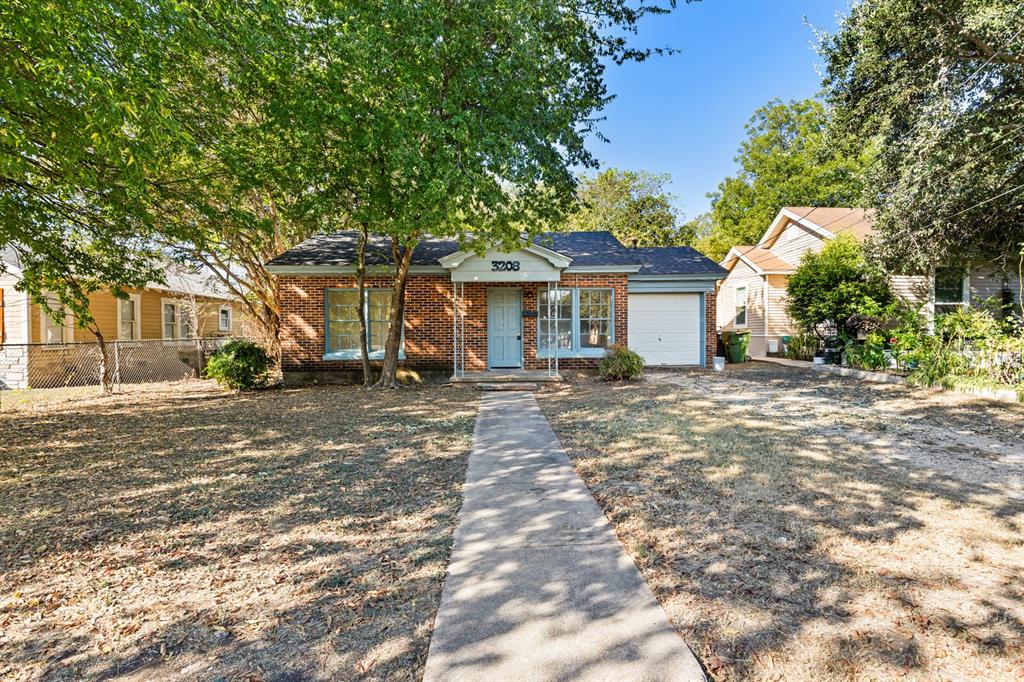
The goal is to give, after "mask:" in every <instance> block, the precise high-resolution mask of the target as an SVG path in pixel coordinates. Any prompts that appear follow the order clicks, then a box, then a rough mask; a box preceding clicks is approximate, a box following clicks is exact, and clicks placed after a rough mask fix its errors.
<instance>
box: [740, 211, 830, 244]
mask: <svg viewBox="0 0 1024 682" xmlns="http://www.w3.org/2000/svg"><path fill="white" fill-rule="evenodd" d="M784 219H786V220H789V221H790V222H793V223H796V224H797V225H800V226H802V227H806V228H807V229H808V230H810V231H811V232H814V233H815V234H817V235H818V236H819V237H821V238H822V239H831V238H832V237H835V236H836V235H835V233H833V232H829V231H828V230H826V229H825V228H823V227H821V226H820V225H818V224H817V223H814V222H811V221H810V220H808V219H807V218H806V217H805V216H802V215H800V214H798V213H793V212H792V211H787V210H786V209H782V210H781V211H779V214H778V215H777V216H775V220H773V221H772V224H771V225H769V226H768V229H767V230H766V231H765V233H764V236H762V237H761V240H760V241H759V242H757V246H761V244H764V243H765V242H767V241H769V240H770V239H772V238H773V237H775V231H776V230H777V229H778V228H779V227H780V226H781V225H782V221H783V220H784Z"/></svg>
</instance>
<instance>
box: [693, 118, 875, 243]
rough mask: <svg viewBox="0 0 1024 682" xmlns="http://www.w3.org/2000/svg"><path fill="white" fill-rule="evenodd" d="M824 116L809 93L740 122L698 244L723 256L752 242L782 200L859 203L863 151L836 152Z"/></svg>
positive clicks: (817, 203)
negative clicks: (730, 161) (734, 168)
mask: <svg viewBox="0 0 1024 682" xmlns="http://www.w3.org/2000/svg"><path fill="white" fill-rule="evenodd" d="M828 123H829V117H828V113H827V112H826V110H825V108H824V106H823V105H822V104H821V102H819V101H817V100H814V99H806V100H797V101H792V102H789V103H784V102H781V101H779V100H773V101H771V102H769V103H768V104H766V105H765V106H763V107H761V108H760V109H758V110H757V111H756V112H755V113H754V116H753V117H752V118H751V119H750V121H749V122H748V123H747V125H746V131H747V138H746V139H745V140H744V141H743V142H742V143H741V144H740V148H739V153H738V154H737V156H736V162H737V163H739V165H740V170H739V173H738V174H737V175H736V176H730V177H727V178H725V179H724V180H722V182H721V183H719V185H718V189H717V190H716V191H715V192H713V193H712V194H710V195H709V196H710V197H711V211H710V214H709V216H708V221H707V224H706V225H705V226H704V229H703V231H702V232H701V233H700V234H702V235H703V236H702V237H701V238H700V240H699V241H698V248H699V249H700V250H701V251H702V252H703V253H705V254H707V255H708V256H709V257H710V258H712V259H714V260H721V259H722V258H724V257H725V254H726V253H728V251H729V249H730V248H731V247H733V246H736V245H739V244H756V243H757V241H758V240H759V239H760V238H761V235H762V234H764V231H765V230H766V229H767V228H768V225H769V224H770V223H771V221H772V219H773V218H774V217H775V215H776V214H777V213H778V212H779V209H781V208H782V207H783V206H857V205H858V202H859V200H860V196H861V192H862V186H861V182H860V179H859V175H860V172H861V170H862V168H863V167H864V166H865V165H866V154H865V153H863V152H862V151H860V150H858V151H856V152H846V153H844V152H839V151H837V150H836V145H835V144H834V143H833V142H832V140H831V139H830V136H829V126H828Z"/></svg>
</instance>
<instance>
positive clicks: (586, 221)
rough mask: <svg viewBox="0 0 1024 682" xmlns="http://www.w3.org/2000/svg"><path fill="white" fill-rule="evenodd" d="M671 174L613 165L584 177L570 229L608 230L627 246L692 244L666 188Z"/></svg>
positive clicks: (691, 239) (691, 237) (568, 223)
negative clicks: (633, 169) (632, 169)
mask: <svg viewBox="0 0 1024 682" xmlns="http://www.w3.org/2000/svg"><path fill="white" fill-rule="evenodd" d="M670 180H671V177H670V176H669V175H668V174H667V173H662V174H656V173H651V172H648V171H630V170H619V169H617V168H609V169H607V170H605V171H603V172H601V173H600V174H598V175H584V176H582V177H581V178H580V185H579V190H578V196H579V202H580V204H579V208H578V209H577V211H576V212H575V213H573V214H572V215H570V216H569V218H568V220H567V222H566V229H568V230H569V231H577V232H578V231H586V230H607V231H609V232H611V233H612V234H614V235H615V237H616V238H617V239H618V240H619V241H620V242H622V243H623V244H626V245H627V246H672V245H676V244H692V243H693V235H692V234H688V233H686V232H685V231H684V230H683V229H682V228H683V225H682V224H681V223H680V220H679V212H678V211H677V210H676V207H675V202H676V196H675V195H674V194H672V193H671V192H669V191H668V190H667V189H666V185H667V184H668V183H669V182H670Z"/></svg>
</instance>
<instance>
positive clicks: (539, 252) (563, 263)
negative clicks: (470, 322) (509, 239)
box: [437, 239, 572, 269]
mask: <svg viewBox="0 0 1024 682" xmlns="http://www.w3.org/2000/svg"><path fill="white" fill-rule="evenodd" d="M520 243H521V244H522V246H520V247H519V250H520V251H526V252H527V253H532V254H533V255H535V256H540V257H541V258H543V259H544V260H546V261H547V262H549V263H551V265H552V266H553V267H556V268H559V269H562V268H566V267H568V266H569V263H571V262H572V258H569V257H568V256H563V255H562V254H560V253H558V252H557V251H552V250H551V249H549V248H546V247H544V246H541V245H539V244H533V243H529V242H527V241H526V240H525V239H521V240H520ZM475 255H476V252H475V251H465V250H462V251H456V252H455V253H449V254H448V255H447V256H442V257H441V258H438V259H437V262H438V263H440V264H441V266H442V267H445V268H448V269H453V268H457V267H459V266H460V265H462V263H463V262H464V261H465V260H466V259H467V258H469V257H470V256H475Z"/></svg>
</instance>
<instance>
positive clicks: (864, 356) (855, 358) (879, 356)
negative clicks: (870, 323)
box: [846, 332, 889, 370]
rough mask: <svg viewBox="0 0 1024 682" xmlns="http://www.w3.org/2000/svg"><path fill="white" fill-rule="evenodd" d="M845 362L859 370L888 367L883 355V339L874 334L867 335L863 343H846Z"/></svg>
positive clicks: (886, 359)
mask: <svg viewBox="0 0 1024 682" xmlns="http://www.w3.org/2000/svg"><path fill="white" fill-rule="evenodd" d="M846 362H847V363H848V364H850V365H851V366H853V367H859V368H860V369H868V370H879V369H885V368H887V367H888V366H889V358H888V356H887V355H886V354H885V337H884V336H882V335H881V334H879V333H878V332H874V333H871V334H868V337H867V339H865V340H864V341H861V342H858V341H853V340H851V341H847V342H846Z"/></svg>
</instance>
